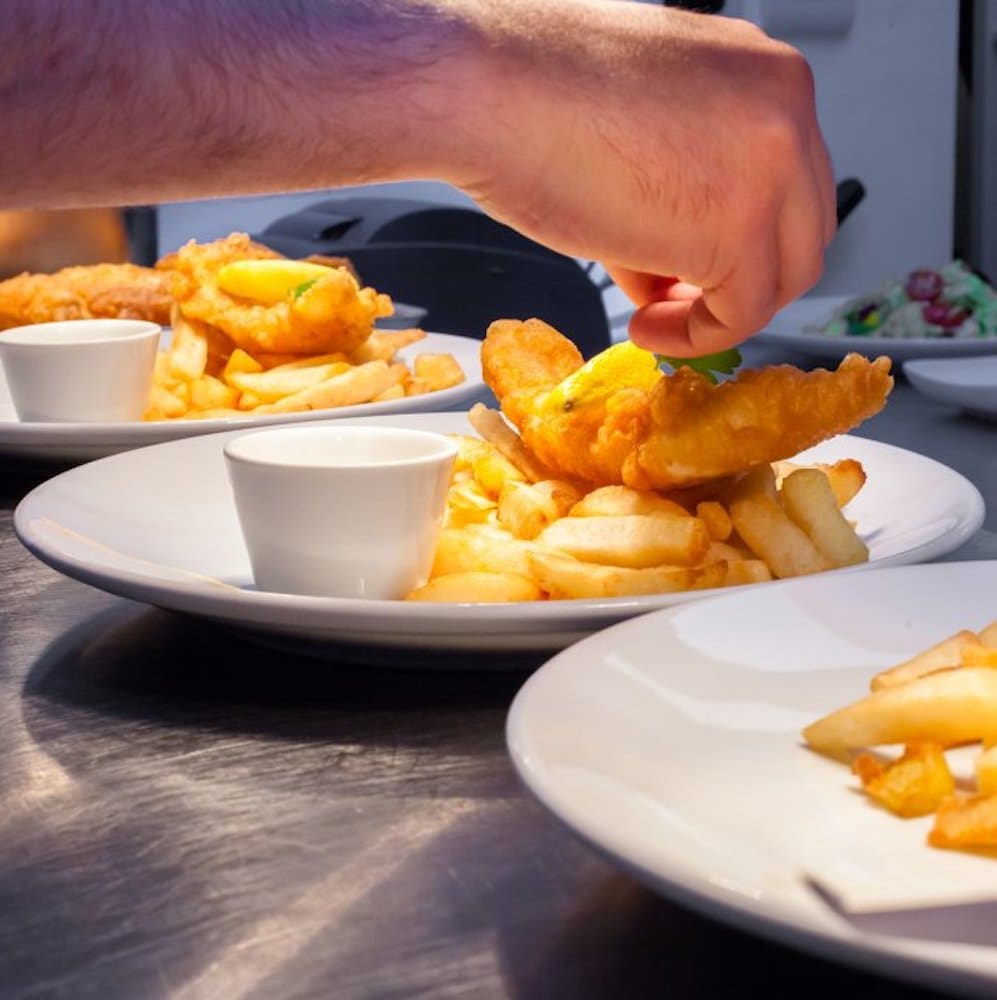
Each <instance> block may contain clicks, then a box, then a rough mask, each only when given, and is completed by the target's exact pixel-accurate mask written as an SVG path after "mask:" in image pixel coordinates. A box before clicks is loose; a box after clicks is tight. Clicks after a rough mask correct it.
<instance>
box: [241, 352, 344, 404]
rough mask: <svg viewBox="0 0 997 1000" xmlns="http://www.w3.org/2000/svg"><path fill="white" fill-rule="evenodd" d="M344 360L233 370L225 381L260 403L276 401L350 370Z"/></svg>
mask: <svg viewBox="0 0 997 1000" xmlns="http://www.w3.org/2000/svg"><path fill="white" fill-rule="evenodd" d="M352 370H354V369H352V368H351V367H350V366H349V365H348V364H347V363H346V362H345V361H333V362H330V363H328V364H324V365H313V366H311V367H307V368H285V367H283V366H281V367H277V368H270V369H268V370H267V371H263V372H233V373H232V374H230V375H229V377H228V379H227V381H228V384H229V385H230V386H232V388H234V389H238V390H239V391H240V392H248V393H251V394H252V395H253V396H254V397H256V399H259V400H260V401H261V402H262V403H276V402H277V400H279V399H284V398H285V397H287V396H293V395H295V393H299V392H301V391H302V390H304V389H307V388H309V387H311V386H315V385H318V384H319V383H320V382H326V381H327V380H328V379H330V378H332V377H333V376H334V375H340V374H342V373H343V372H348V371H352Z"/></svg>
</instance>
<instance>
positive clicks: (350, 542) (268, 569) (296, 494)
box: [224, 424, 457, 600]
mask: <svg viewBox="0 0 997 1000" xmlns="http://www.w3.org/2000/svg"><path fill="white" fill-rule="evenodd" d="M224 451H225V459H226V466H227V469H228V474H229V480H230V482H231V485H232V492H233V495H234V497H235V506H236V510H237V512H238V516H239V524H240V526H241V528H242V535H243V538H244V540H245V542H246V548H247V550H248V551H249V559H250V563H251V564H252V568H253V578H254V580H255V582H256V586H257V587H258V588H259V589H260V590H267V591H273V592H277V593H286V594H311V595H319V596H325V597H351V598H368V599H374V600H395V599H400V598H403V597H405V595H406V594H408V593H409V592H410V591H412V590H414V589H415V588H416V587H419V586H421V585H422V584H423V583H425V582H426V580H427V579H428V577H429V571H430V569H431V567H432V562H433V555H434V552H435V549H436V542H437V538H438V536H439V532H440V527H441V526H442V523H443V517H444V514H445V512H446V502H447V490H448V488H449V486H450V480H451V477H452V475H453V467H454V460H455V459H456V457H457V445H456V443H455V442H454V441H452V440H451V439H450V438H448V437H446V436H445V435H442V434H434V433H430V432H428V431H418V430H405V429H402V428H395V427H359V426H352V427H351V426H337V425H335V424H333V425H325V426H307V427H278V428H274V429H272V430H265V431H254V432H251V433H248V434H241V435H239V436H238V437H235V438H233V439H232V440H230V441H229V442H228V443H227V444H226V445H225V449H224Z"/></svg>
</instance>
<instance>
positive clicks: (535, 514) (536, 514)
mask: <svg viewBox="0 0 997 1000" xmlns="http://www.w3.org/2000/svg"><path fill="white" fill-rule="evenodd" d="M577 501H578V490H577V489H576V488H575V487H574V486H573V485H572V484H571V483H567V482H564V481H563V480H560V479H545V480H543V481H542V482H539V483H526V482H516V481H509V482H507V483H505V484H504V485H503V486H502V492H501V494H500V495H499V500H498V519H499V522H500V523H501V524H502V525H503V527H505V528H507V529H508V530H509V531H511V532H512V533H513V534H514V535H515V536H516V537H517V538H527V539H533V538H536V537H537V535H539V534H540V532H541V531H543V529H544V528H546V527H547V525H549V524H553V523H554V521H556V520H557V519H558V518H560V517H563V516H564V515H565V514H566V513H567V512H568V511H569V510H570V509H571V507H572V506H573V505H574V504H575V503H576V502H577Z"/></svg>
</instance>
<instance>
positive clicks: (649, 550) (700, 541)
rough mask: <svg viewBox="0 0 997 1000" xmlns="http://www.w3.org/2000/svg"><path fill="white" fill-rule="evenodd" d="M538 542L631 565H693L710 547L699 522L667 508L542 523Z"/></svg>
mask: <svg viewBox="0 0 997 1000" xmlns="http://www.w3.org/2000/svg"><path fill="white" fill-rule="evenodd" d="M537 541H538V542H539V543H540V544H541V545H543V546H545V547H546V548H550V549H558V550H560V551H561V552H567V553H568V554H569V555H572V556H574V557H575V558H576V559H581V560H584V561H586V562H594V563H600V564H602V565H605V566H626V567H629V568H630V569H644V568H646V567H649V566H660V565H663V564H666V563H667V564H671V565H679V566H693V565H696V564H697V563H700V562H702V561H703V559H704V557H705V556H706V554H707V552H708V551H709V547H710V536H709V533H708V532H707V530H706V526H705V525H704V524H703V522H702V521H700V520H699V519H698V518H695V517H692V516H691V515H689V514H681V515H675V514H670V513H656V514H622V515H619V516H610V517H565V518H561V519H560V520H559V521H555V522H554V523H553V524H551V525H549V526H548V527H546V528H544V530H543V531H541V532H540V534H539V535H538V536H537Z"/></svg>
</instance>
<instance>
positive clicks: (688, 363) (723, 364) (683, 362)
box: [655, 347, 741, 385]
mask: <svg viewBox="0 0 997 1000" xmlns="http://www.w3.org/2000/svg"><path fill="white" fill-rule="evenodd" d="M655 358H656V359H657V362H658V367H663V366H667V367H668V368H670V369H671V370H672V371H673V372H674V371H675V370H676V369H678V368H691V369H692V370H693V371H697V372H699V373H700V374H702V375H705V376H706V377H707V378H708V379H709V380H710V381H711V382H712V383H713V384H714V385H716V384H717V382H719V381H720V379H719V378H717V375H718V374H719V375H731V374H733V372H734V370H735V369H736V368H737V367H738V366H739V365H740V364H741V352H740V351H739V350H738V349H737V348H736V347H731V348H729V349H728V350H726V351H718V352H717V353H716V354H703V355H700V356H699V357H698V358H668V357H665V355H663V354H655Z"/></svg>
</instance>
